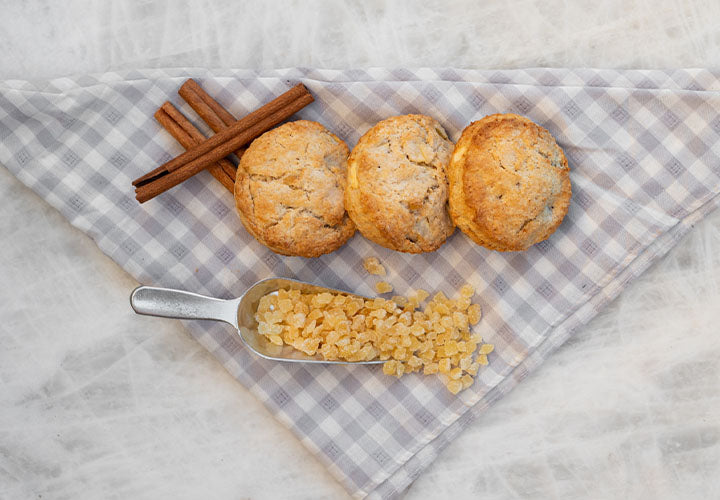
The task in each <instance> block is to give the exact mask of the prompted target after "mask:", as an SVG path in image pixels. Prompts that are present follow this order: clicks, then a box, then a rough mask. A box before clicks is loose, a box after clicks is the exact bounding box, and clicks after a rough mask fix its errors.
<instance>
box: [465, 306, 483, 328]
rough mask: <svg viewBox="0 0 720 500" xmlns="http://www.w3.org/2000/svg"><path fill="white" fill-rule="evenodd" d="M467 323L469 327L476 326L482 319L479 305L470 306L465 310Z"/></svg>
mask: <svg viewBox="0 0 720 500" xmlns="http://www.w3.org/2000/svg"><path fill="white" fill-rule="evenodd" d="M467 317H468V321H469V322H470V324H471V325H477V324H478V322H479V321H480V318H481V317H482V311H481V310H480V304H472V305H471V306H470V307H468V310H467Z"/></svg>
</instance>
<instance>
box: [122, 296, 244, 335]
mask: <svg viewBox="0 0 720 500" xmlns="http://www.w3.org/2000/svg"><path fill="white" fill-rule="evenodd" d="M239 305H240V299H230V300H223V299H216V298H214V297H207V296H205V295H200V294H197V293H192V292H186V291H184V290H173V289H171V288H157V287H152V286H139V287H137V288H136V289H135V290H133V292H132V293H131V294H130V306H131V307H132V308H133V310H134V311H135V312H136V313H137V314H142V315H145V316H159V317H161V318H176V319H211V320H215V321H224V322H225V323H229V324H231V325H232V326H234V327H235V328H237V327H238V318H237V310H238V306H239Z"/></svg>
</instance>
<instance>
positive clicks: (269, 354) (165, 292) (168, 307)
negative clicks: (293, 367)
mask: <svg viewBox="0 0 720 500" xmlns="http://www.w3.org/2000/svg"><path fill="white" fill-rule="evenodd" d="M281 288H285V289H289V290H300V291H302V292H313V293H320V292H329V293H332V294H343V295H349V296H353V297H360V298H363V299H364V298H367V297H362V296H361V295H357V294H354V293H349V292H344V291H342V290H334V289H332V288H324V287H321V286H315V285H311V284H310V283H305V282H303V281H297V280H292V279H287V278H268V279H264V280H261V281H258V282H257V283H255V284H254V285H253V286H251V287H250V288H249V289H248V290H247V291H246V292H245V293H244V294H243V295H242V296H241V297H238V298H237V299H228V300H223V299H216V298H214V297H206V296H205V295H199V294H197V293H191V292H185V291H183V290H172V289H170V288H156V287H150V286H139V287H137V288H136V289H135V290H133V292H132V294H130V305H131V306H132V308H133V310H134V311H135V312H136V313H137V314H143V315H146V316H159V317H162V318H176V319H211V320H214V321H224V322H225V323H229V324H231V325H232V326H234V327H235V328H236V329H237V331H238V334H239V336H240V339H241V340H242V341H243V343H244V344H245V345H246V346H247V347H249V348H250V350H251V351H253V352H254V353H255V354H257V355H258V356H262V357H263V358H266V359H271V360H274V361H292V362H303V363H329V364H330V363H332V364H339V365H346V364H347V365H358V364H378V363H383V361H381V360H376V361H327V360H325V359H323V358H322V357H321V356H320V355H319V354H316V355H315V356H308V355H307V354H305V353H304V352H302V351H298V350H297V349H295V348H294V347H292V346H289V345H282V346H278V345H275V344H273V343H271V342H270V341H269V340H268V339H267V338H266V337H265V336H264V335H262V334H260V333H258V331H257V327H258V323H257V321H255V311H256V310H257V307H258V303H259V302H260V299H261V298H262V297H264V296H265V295H267V294H270V293H277V291H278V290H279V289H281Z"/></svg>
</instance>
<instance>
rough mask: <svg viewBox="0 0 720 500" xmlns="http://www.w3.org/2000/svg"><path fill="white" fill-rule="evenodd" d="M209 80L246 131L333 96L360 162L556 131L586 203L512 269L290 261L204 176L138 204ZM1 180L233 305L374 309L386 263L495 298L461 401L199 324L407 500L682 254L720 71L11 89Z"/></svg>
mask: <svg viewBox="0 0 720 500" xmlns="http://www.w3.org/2000/svg"><path fill="white" fill-rule="evenodd" d="M189 76H192V77H194V78H196V79H198V80H199V81H200V82H201V83H202V85H203V86H204V87H205V88H206V89H207V90H208V91H209V93H210V94H211V95H213V96H216V97H217V98H218V100H219V101H220V102H221V103H223V104H224V105H226V106H227V107H228V108H229V109H230V110H231V111H233V112H234V113H235V114H236V115H238V116H239V115H242V114H244V113H246V112H247V111H248V110H251V109H253V108H256V107H258V106H259V105H260V104H262V103H263V102H265V101H267V100H269V99H270V98H271V97H273V96H275V95H277V94H280V93H281V92H282V91H284V90H285V89H286V88H287V87H288V85H290V84H292V83H295V82H297V81H302V82H303V83H305V85H306V86H307V87H308V88H309V89H310V90H311V92H312V93H313V94H314V95H315V97H316V102H315V103H313V104H312V105H310V106H309V107H307V108H306V109H304V110H303V111H302V112H301V113H299V115H300V116H301V117H302V118H306V119H310V120H317V121H319V122H321V123H323V124H325V125H326V126H327V127H328V128H330V129H331V130H332V131H333V132H335V133H336V134H337V135H339V136H340V137H342V138H343V139H345V140H346V141H347V142H348V144H349V145H350V146H351V147H352V146H353V145H354V144H355V142H356V141H357V139H358V138H359V136H360V135H361V134H362V133H363V132H365V131H366V130H367V129H368V128H369V127H370V126H371V125H373V124H374V123H375V122H377V121H378V120H380V119H383V118H386V117H388V116H391V115H395V114H404V113H410V112H420V113H425V114H429V115H432V116H434V117H435V118H437V119H438V120H440V122H442V123H443V124H444V125H445V127H446V129H447V130H448V132H449V134H450V135H451V137H452V138H453V139H457V138H458V136H459V134H460V131H461V130H462V129H463V127H465V126H466V125H467V124H468V123H470V122H471V121H472V120H476V119H479V118H480V117H482V116H484V115H487V114H491V113H496V112H515V113H520V114H523V115H526V116H528V117H529V118H531V119H532V120H534V121H535V122H537V123H539V124H541V125H543V126H544V127H547V128H548V129H549V130H550V132H551V133H552V134H553V135H554V136H555V137H556V138H557V140H558V142H559V144H560V145H561V146H562V147H563V149H564V150H565V152H566V153H567V156H568V159H569V162H570V166H571V170H572V173H571V180H572V186H573V198H572V203H571V205H570V210H569V213H568V216H567V218H566V219H565V221H564V222H563V224H562V226H561V227H560V228H559V230H558V231H557V232H556V233H555V234H554V235H553V236H552V237H551V238H550V239H549V240H547V241H545V242H542V243H540V244H538V245H536V246H534V247H533V248H531V249H530V250H528V251H526V252H522V253H498V252H492V251H488V250H485V249H483V248H481V247H479V246H477V245H475V244H473V243H472V242H471V241H470V240H469V239H468V238H466V237H465V236H464V235H463V234H462V233H460V232H459V231H458V232H456V233H455V234H454V235H453V236H452V237H451V238H450V239H449V240H448V242H447V243H446V244H445V245H443V246H442V247H441V248H440V249H439V250H438V251H436V252H434V253H430V254H425V255H405V254H401V253H396V252H392V251H389V250H386V249H384V248H380V247H378V246H376V245H374V244H371V243H369V242H368V241H367V240H365V239H363V238H362V237H361V236H360V235H356V236H355V237H354V238H353V239H352V240H351V241H350V242H349V243H348V244H347V245H345V246H344V247H343V248H342V249H341V250H339V251H337V252H335V253H333V254H331V255H326V256H323V257H321V258H318V259H302V258H295V257H290V258H289V257H282V256H279V255H276V254H274V253H272V252H271V251H269V250H268V249H266V248H265V247H263V246H262V245H260V244H258V243H257V242H256V241H254V240H253V238H251V237H250V236H249V235H248V234H247V233H246V232H245V230H244V229H243V228H242V226H241V224H240V221H239V219H238V217H237V216H236V215H235V214H234V209H233V200H232V197H231V195H230V194H229V193H227V192H226V191H225V189H224V188H223V187H222V186H220V185H219V184H218V183H216V182H215V181H214V180H213V179H212V178H211V177H210V176H209V175H208V174H207V173H205V172H203V173H201V174H199V175H197V176H196V177H195V178H193V179H191V180H189V181H187V182H185V183H184V184H183V185H181V186H179V187H177V188H175V189H173V190H171V191H169V192H168V193H165V194H164V195H162V196H160V197H158V198H156V199H154V200H152V201H150V202H148V203H146V204H144V205H142V206H141V205H139V204H138V203H137V202H136V201H135V199H134V194H133V190H132V188H131V180H132V179H134V178H136V177H138V176H140V175H141V174H143V173H145V172H147V171H149V170H151V169H152V168H154V167H155V166H157V165H158V164H159V163H161V162H163V161H166V160H168V159H169V158H170V157H171V156H173V155H177V154H178V153H180V152H181V149H180V147H179V145H178V144H176V143H175V141H174V140H173V139H172V138H171V137H170V136H169V135H168V134H167V133H165V132H164V131H163V130H161V128H160V127H159V126H158V124H157V123H156V122H155V121H154V120H153V118H152V115H153V113H154V111H155V110H156V109H157V108H158V106H159V105H160V104H162V102H164V101H165V100H167V99H170V100H173V101H174V102H175V103H176V104H177V105H178V107H179V108H180V109H181V110H182V111H183V112H185V113H186V114H187V115H188V116H194V115H193V114H192V111H191V110H190V109H189V108H188V107H187V106H186V105H185V104H184V103H183V102H182V101H181V100H180V99H178V98H177V95H176V93H175V92H176V90H177V89H178V87H179V86H180V84H181V83H182V82H183V81H184V79H185V78H187V77H189ZM0 162H2V163H3V164H4V165H6V166H7V167H8V168H9V169H10V170H11V171H12V172H13V173H14V174H15V175H16V176H17V177H18V178H19V179H20V180H21V181H22V182H23V183H25V184H26V185H28V186H29V187H30V188H31V189H33V190H34V191H35V192H37V193H38V194H39V195H40V196H42V197H43V198H44V199H45V200H47V201H48V203H50V204H51V205H53V206H54V207H56V208H57V209H58V210H60V212H62V213H63V214H64V215H65V216H66V217H67V218H68V219H69V220H70V222H71V223H72V224H73V225H75V226H76V227H78V228H80V229H81V230H83V231H85V232H86V233H88V234H89V235H90V236H91V237H92V238H93V239H94V240H95V241H96V242H97V244H98V246H99V247H100V248H101V249H102V251H103V252H105V253H106V254H107V255H109V256H110V257H111V258H112V259H114V260H115V261H116V262H118V263H119V264H120V265H121V266H122V267H123V268H124V269H126V270H127V271H128V272H129V273H130V274H132V275H133V276H134V277H135V278H137V279H138V280H139V281H140V282H142V283H146V284H156V285H162V286H167V287H178V288H184V289H187V290H192V291H195V292H200V293H207V294H212V295H215V296H219V297H234V296H237V295H239V294H241V293H242V292H243V290H244V289H245V288H246V287H247V286H248V285H250V284H252V283H254V282H255V281H257V280H258V279H261V278H265V277H269V276H289V277H296V278H299V279H301V280H307V281H311V282H315V283H318V284H323V285H327V286H331V287H337V288H344V289H348V290H356V291H358V292H360V293H363V294H372V293H373V290H372V284H373V281H372V280H370V279H368V277H367V273H366V272H365V271H364V269H363V267H362V262H361V261H362V258H363V257H366V256H369V255H375V256H378V257H379V258H380V260H381V261H382V262H384V263H385V265H386V267H387V268H388V269H389V276H388V279H389V281H390V282H392V283H393V285H394V286H395V289H396V290H397V291H398V292H399V293H407V292H408V291H410V290H411V289H415V288H424V289H427V290H431V291H436V290H443V291H444V292H445V293H448V294H452V293H454V292H455V290H456V289H457V288H458V287H459V286H460V285H462V284H463V283H464V282H466V281H467V282H470V283H471V284H473V285H474V286H475V287H476V289H477V290H478V297H479V301H480V303H481V304H482V306H483V312H484V319H483V321H482V322H481V324H480V325H478V329H479V331H480V333H481V334H482V336H483V337H484V338H485V339H486V341H488V342H491V343H493V344H495V346H496V350H495V353H494V354H493V355H491V356H490V365H489V366H488V367H486V368H485V369H483V370H482V371H481V372H480V373H479V376H478V378H477V380H476V383H475V384H474V385H473V386H472V387H471V388H470V389H468V390H467V391H465V392H463V393H461V394H460V395H459V396H457V397H456V396H452V395H451V394H450V393H448V391H447V390H445V388H444V387H443V386H442V384H441V383H440V381H439V380H436V379H435V378H434V377H422V376H414V375H413V376H406V377H403V378H402V379H400V380H397V379H394V378H390V377H386V376H384V375H383V374H382V373H381V371H380V370H379V369H378V368H376V367H362V366H358V367H345V366H326V367H323V366H299V365H294V364H282V363H272V362H268V361H265V360H263V359H259V358H257V357H255V356H253V355H252V354H250V353H248V352H247V351H246V350H245V349H244V348H243V346H242V345H241V344H240V342H239V340H238V339H237V338H236V337H235V335H234V332H233V330H232V329H231V328H228V327H225V326H223V325H220V324H209V323H207V322H191V323H189V324H188V326H189V328H190V331H191V333H192V334H193V335H194V337H195V338H196V339H197V340H198V342H200V343H201V344H202V345H204V346H205V347H206V348H207V349H208V350H209V351H210V352H212V353H213V354H214V355H215V357H216V358H217V359H218V361H219V362H220V363H222V364H223V365H224V366H225V368H226V369H227V370H228V371H229V372H230V373H232V374H233V375H234V376H235V377H236V378H237V379H238V380H239V381H240V383H242V384H243V385H244V386H245V387H247V388H248V389H249V390H251V391H252V392H253V393H254V394H255V395H256V396H257V397H258V398H260V399H261V400H262V401H263V402H264V403H265V404H266V405H267V407H268V408H269V409H270V411H271V412H272V413H273V414H274V415H275V416H276V417H277V418H278V419H279V420H280V421H281V422H282V423H283V424H284V425H286V426H288V427H289V428H290V429H291V430H292V431H293V432H294V433H295V435H296V436H297V437H298V438H299V439H300V440H301V441H302V442H303V443H304V444H305V445H306V446H307V447H308V448H309V449H310V450H311V451H312V452H313V453H314V454H315V455H317V457H318V458H319V459H320V460H321V461H322V462H323V463H324V464H325V465H326V466H327V467H328V468H329V469H330V471H331V472H332V473H333V474H334V475H335V477H337V478H338V479H339V480H340V481H341V482H342V483H343V484H344V485H345V487H346V488H347V490H348V491H349V492H350V493H351V494H352V495H354V496H355V497H358V498H360V497H364V496H366V495H369V496H371V497H393V496H395V495H397V494H399V493H400V492H402V491H403V490H404V489H405V488H406V487H407V486H408V485H409V484H410V483H411V482H412V481H413V480H414V479H415V478H416V477H417V476H418V475H419V474H420V472H421V471H422V470H423V468H424V467H426V466H427V465H428V464H429V463H430V462H431V461H432V460H433V459H434V458H435V456H437V454H438V452H439V451H440V450H441V449H442V448H443V447H444V446H445V445H446V444H448V443H449V442H450V441H451V440H452V439H453V438H455V437H456V436H457V435H458V434H459V432H460V431H461V430H462V428H463V427H464V426H465V425H466V424H467V423H468V422H469V421H470V420H471V419H472V418H473V417H474V416H475V415H477V414H479V413H480V412H482V411H483V410H485V409H486V408H487V407H488V406H490V405H491V404H492V403H493V402H494V401H496V400H498V399H499V398H500V397H502V396H503V395H504V394H505V393H507V392H508V391H509V390H511V389H512V388H513V387H514V386H515V385H516V384H517V383H518V382H520V381H521V380H522V379H523V378H524V377H525V376H526V375H527V374H528V373H529V372H530V371H532V370H533V369H534V368H536V367H538V366H539V365H540V364H541V363H542V361H543V360H544V359H545V358H546V357H547V356H548V355H549V354H550V353H551V352H552V351H553V349H555V348H557V347H558V346H559V345H560V344H562V343H563V342H564V341H565V340H566V339H567V338H568V337H569V336H570V335H572V333H573V332H575V331H576V330H577V329H578V328H580V327H581V326H582V325H583V324H584V323H586V322H587V321H588V320H590V318H592V317H593V316H594V315H595V314H596V313H597V312H598V310H599V309H600V308H602V307H603V306H604V305H605V304H606V303H608V301H610V300H611V299H612V298H614V297H615V296H616V295H617V294H618V293H620V292H621V291H622V289H623V288H624V287H625V286H626V284H627V283H628V282H629V281H631V280H632V279H633V278H635V277H636V276H638V275H639V274H640V273H642V272H643V271H644V270H645V269H647V267H648V266H649V265H650V264H651V263H652V262H653V261H654V260H655V259H657V258H658V257H659V256H661V255H663V254H664V253H665V252H667V251H668V250H669V249H670V248H671V247H672V246H673V245H674V244H675V242H676V241H677V240H678V239H679V238H680V237H681V236H682V235H683V234H684V233H686V232H687V231H688V230H689V229H690V228H691V226H692V224H693V223H694V222H696V221H697V220H699V219H700V218H701V217H702V216H703V215H705V214H706V213H707V212H708V211H710V210H711V209H713V208H715V207H716V206H717V204H718V200H719V199H720V198H719V197H718V195H719V193H720V73H716V72H711V71H707V70H674V71H637V70H633V71H614V70H590V69H585V70H563V69H529V70H512V71H460V70H452V69H419V70H407V69H398V70H385V69H372V70H350V71H328V70H313V69H286V70H277V71H260V72H259V71H250V70H243V71H230V70H219V71H208V70H201V69H176V70H148V71H132V72H127V73H108V74H103V75H95V76H82V77H78V78H61V79H57V80H53V81H50V82H46V83H43V84H32V83H29V82H24V81H5V82H0Z"/></svg>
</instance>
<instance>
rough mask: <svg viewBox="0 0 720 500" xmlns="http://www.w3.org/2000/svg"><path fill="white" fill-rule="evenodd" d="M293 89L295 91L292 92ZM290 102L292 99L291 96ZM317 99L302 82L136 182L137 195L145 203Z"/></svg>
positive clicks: (134, 183)
mask: <svg viewBox="0 0 720 500" xmlns="http://www.w3.org/2000/svg"><path fill="white" fill-rule="evenodd" d="M291 92H292V93H291ZM291 98H292V100H291V101H289V99H291ZM312 101H313V97H312V95H310V93H309V92H308V91H307V89H306V88H305V87H304V86H303V85H302V84H300V85H298V86H296V87H293V89H291V90H290V91H288V92H286V93H285V94H283V95H282V96H280V97H279V98H277V99H275V100H274V101H271V102H270V103H268V104H266V105H265V106H263V108H264V109H263V108H260V109H258V110H256V111H254V112H253V113H250V114H249V115H247V116H246V117H245V118H243V119H241V120H238V121H237V122H235V123H234V124H233V125H232V126H230V127H228V128H226V129H225V130H223V131H221V132H219V133H218V134H215V135H214V136H212V137H211V138H210V139H207V140H206V141H204V142H202V143H200V144H198V145H197V146H195V147H193V148H191V149H189V150H188V151H186V152H185V153H183V154H181V155H180V156H178V157H177V158H175V159H174V160H171V161H169V162H167V163H165V164H164V165H162V166H161V167H160V168H159V169H156V171H153V172H151V173H150V174H147V175H144V176H143V177H141V178H139V179H136V180H135V181H134V182H133V185H135V186H136V187H135V198H136V199H137V200H138V201H139V202H140V203H144V202H146V201H148V200H150V199H152V198H154V197H155V196H157V195H159V194H161V193H164V192H165V191H167V190H168V189H170V188H172V187H174V186H177V185H178V184H180V183H181V182H183V181H185V180H187V179H189V178H190V177H192V176H193V175H195V174H196V173H198V172H199V171H201V170H203V169H204V168H207V167H208V166H209V165H212V164H213V163H215V162H217V161H218V160H220V159H222V158H224V157H226V156H227V155H229V154H230V153H232V152H233V151H235V150H236V149H238V148H239V147H240V146H243V145H245V144H248V143H249V142H250V141H252V140H253V139H255V138H256V137H258V136H260V135H262V134H263V133H265V132H267V131H268V130H270V129H271V128H272V127H274V126H276V125H277V124H279V123H280V122H282V121H283V120H285V119H286V118H289V117H290V116H291V115H293V114H294V113H296V112H297V111H300V110H301V109H302V108H304V107H305V106H307V105H308V104H310V103H311V102H312Z"/></svg>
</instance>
